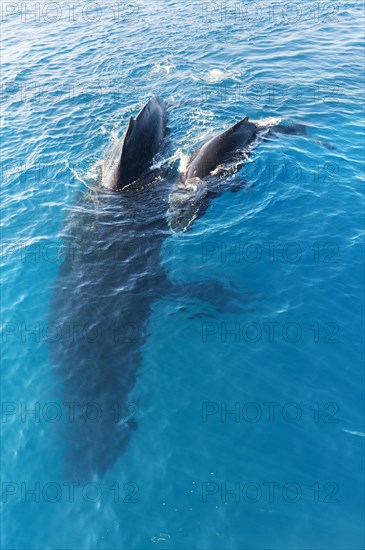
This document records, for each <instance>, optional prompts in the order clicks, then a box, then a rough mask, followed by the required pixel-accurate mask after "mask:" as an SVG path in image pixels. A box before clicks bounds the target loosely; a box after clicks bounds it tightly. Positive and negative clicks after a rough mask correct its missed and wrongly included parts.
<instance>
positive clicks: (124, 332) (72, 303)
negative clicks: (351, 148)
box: [50, 96, 304, 483]
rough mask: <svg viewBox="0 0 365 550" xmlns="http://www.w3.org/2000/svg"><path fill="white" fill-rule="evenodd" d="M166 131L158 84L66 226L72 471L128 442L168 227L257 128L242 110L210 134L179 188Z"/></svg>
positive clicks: (61, 282)
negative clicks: (165, 154)
mask: <svg viewBox="0 0 365 550" xmlns="http://www.w3.org/2000/svg"><path fill="white" fill-rule="evenodd" d="M273 131H276V132H281V131H282V132H285V133H299V134H300V135H303V132H304V130H303V128H301V127H293V128H292V129H291V130H287V128H285V127H280V126H278V127H276V129H273ZM166 134H167V110H166V105H165V103H164V101H163V100H162V99H160V98H159V97H157V96H156V97H153V98H152V99H150V101H148V103H147V104H146V105H145V107H144V108H143V109H142V110H141V112H140V113H139V114H138V116H137V117H136V118H135V119H134V118H131V119H130V121H129V124H128V128H127V131H126V132H125V134H124V136H123V137H122V139H120V140H119V141H118V143H117V144H116V145H115V146H114V147H113V148H112V150H111V151H110V153H109V154H108V155H107V157H106V159H105V161H104V163H103V167H102V173H101V178H100V181H99V184H98V185H97V186H96V187H95V189H89V188H87V189H86V190H84V191H83V192H80V195H79V198H78V200H77V201H76V204H75V205H74V206H73V207H71V209H70V215H69V216H68V218H67V221H66V225H65V227H64V230H63V232H62V238H63V249H62V251H63V262H62V264H61V266H60V269H59V273H58V275H57V278H56V281H55V283H54V285H53V289H52V290H53V291H52V300H51V309H50V317H51V320H52V322H53V323H54V324H55V325H56V326H57V327H58V329H59V330H58V334H59V335H60V336H59V337H58V338H56V339H55V340H54V342H53V343H52V350H51V354H52V363H53V366H54V376H55V379H56V381H57V391H59V393H60V398H61V400H62V403H65V404H67V407H68V409H69V410H71V414H69V418H68V421H67V422H66V423H65V424H64V425H62V430H63V438H62V440H63V441H64V447H65V474H66V476H67V479H68V480H70V481H71V480H73V481H75V482H79V483H80V482H86V481H90V480H92V479H93V478H94V477H95V476H103V475H104V474H105V472H106V471H107V470H109V469H110V468H112V467H113V465H114V464H115V462H116V460H117V459H118V458H119V456H120V455H121V454H122V453H123V452H124V450H125V449H126V447H127V444H128V441H129V439H130V437H131V434H132V432H133V431H134V430H135V429H136V427H137V418H136V416H135V414H136V411H137V406H136V405H135V404H133V403H131V395H132V390H133V388H134V385H135V383H136V379H137V375H138V369H139V367H140V364H141V358H142V348H143V344H144V343H145V341H146V338H147V335H148V320H149V317H150V313H151V310H152V308H153V306H154V304H155V302H156V301H157V300H159V299H160V298H161V297H162V296H166V295H167V294H168V293H169V292H170V293H171V294H172V295H173V293H174V292H175V291H176V289H177V287H176V285H173V284H172V283H171V282H170V281H169V279H168V277H167V273H166V271H165V269H164V267H163V266H162V265H161V261H160V254H161V247H162V244H163V242H164V240H165V239H166V238H167V237H169V236H170V235H171V227H172V228H173V229H175V230H185V229H186V228H187V227H189V226H190V225H191V223H192V221H193V220H194V219H195V218H196V217H198V216H199V215H201V214H202V212H203V211H204V209H206V207H207V205H208V204H209V201H210V199H211V198H212V197H214V196H217V195H219V194H220V193H221V192H222V190H223V189H224V185H225V186H227V184H226V183H225V181H224V178H223V179H222V178H221V177H220V176H219V175H217V173H218V172H220V168H223V173H225V170H226V169H228V168H229V163H232V162H236V161H237V159H238V160H239V161H242V162H243V161H244V160H245V159H246V158H247V154H248V151H249V147H250V146H251V145H252V144H253V143H254V141H255V140H256V139H257V136H258V134H259V128H258V127H257V125H256V124H254V123H252V122H250V121H249V120H248V119H247V117H246V118H244V119H243V120H242V121H240V122H238V123H236V124H235V125H234V126H233V127H231V128H229V129H228V130H226V131H224V132H222V133H220V134H218V135H217V136H214V137H212V138H211V139H210V140H208V141H207V142H205V143H204V144H203V145H202V146H201V147H199V148H198V150H197V151H196V152H195V154H194V155H193V156H192V158H191V161H190V163H189V165H188V167H187V170H186V172H185V174H184V176H183V178H182V179H181V180H180V181H179V183H178V185H177V190H176V189H173V190H172V191H171V188H172V183H173V182H172V176H171V173H170V172H169V167H168V166H167V167H166V166H164V164H163V162H159V163H156V157H158V155H161V154H162V151H163V149H164V147H165V144H166V139H165V138H166ZM160 160H161V159H160ZM227 166H228V168H227ZM169 196H170V204H169ZM169 209H170V210H169ZM169 212H170V213H169ZM181 291H182V292H183V293H184V300H185V301H186V300H187V299H190V298H191V299H193V300H196V299H198V300H203V301H205V302H207V301H208V302H209V303H210V304H212V305H213V306H214V307H215V308H216V309H217V310H222V309H223V310H225V309H227V307H228V309H229V307H232V306H230V304H232V303H233V304H234V307H238V306H237V304H239V301H240V300H241V298H242V295H241V294H239V293H237V292H236V291H234V290H232V289H231V288H229V287H228V285H227V286H226V285H224V284H223V283H220V282H218V281H214V280H209V281H206V282H204V281H203V282H201V281H200V282H199V283H189V284H187V285H183V286H180V290H179V292H180V295H181ZM230 311H232V309H230ZM236 311H237V309H236ZM238 311H242V309H241V310H240V309H238Z"/></svg>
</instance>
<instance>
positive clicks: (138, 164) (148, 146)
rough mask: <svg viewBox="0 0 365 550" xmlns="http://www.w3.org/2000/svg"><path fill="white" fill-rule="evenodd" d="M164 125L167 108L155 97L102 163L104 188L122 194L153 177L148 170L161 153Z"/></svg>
mask: <svg viewBox="0 0 365 550" xmlns="http://www.w3.org/2000/svg"><path fill="white" fill-rule="evenodd" d="M166 122H167V112H166V104H165V102H164V101H163V100H162V99H161V98H160V97H158V96H154V97H153V98H151V99H150V100H149V101H148V103H147V104H146V105H145V106H144V107H143V109H142V110H141V111H140V113H139V114H138V116H137V117H136V118H135V119H134V118H133V117H131V119H130V120H129V124H128V128H127V130H126V132H125V134H124V136H123V138H122V139H121V140H120V141H119V142H118V143H117V144H116V145H115V147H114V149H113V150H112V151H111V153H110V154H109V155H108V157H107V158H106V161H105V162H104V170H103V171H104V175H103V180H104V185H105V186H106V187H108V188H109V189H114V190H122V189H125V188H126V187H127V186H129V185H130V184H132V183H133V182H136V181H139V180H141V179H142V178H146V177H149V176H151V175H152V177H153V174H151V171H150V168H151V166H152V165H153V161H154V158H155V156H156V155H157V154H158V153H159V152H160V151H161V148H162V143H163V140H164V137H165V135H166Z"/></svg>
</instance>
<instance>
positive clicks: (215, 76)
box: [205, 69, 242, 84]
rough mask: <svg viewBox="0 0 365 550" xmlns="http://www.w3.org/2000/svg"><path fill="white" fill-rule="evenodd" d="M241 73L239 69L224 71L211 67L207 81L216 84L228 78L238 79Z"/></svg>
mask: <svg viewBox="0 0 365 550" xmlns="http://www.w3.org/2000/svg"><path fill="white" fill-rule="evenodd" d="M240 76H242V75H241V73H239V72H237V71H229V70H227V71H223V70H222V69H211V70H210V71H209V72H208V74H207V75H206V77H205V80H206V82H208V83H209V84H216V83H217V82H222V81H223V80H226V79H228V78H231V79H233V80H237V79H238V78H239V77H240Z"/></svg>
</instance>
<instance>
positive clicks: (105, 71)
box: [1, 0, 364, 550]
mask: <svg viewBox="0 0 365 550" xmlns="http://www.w3.org/2000/svg"><path fill="white" fill-rule="evenodd" d="M27 6H28V13H27V14H25V13H23V14H21V13H20V12H19V11H18V10H20V9H21V8H20V4H14V3H11V4H10V3H6V2H5V3H3V6H2V10H3V11H2V18H3V38H4V54H3V62H4V63H3V89H2V92H3V94H2V95H3V119H4V127H3V141H2V145H3V157H2V182H3V185H2V190H1V200H2V217H3V232H2V252H3V254H2V259H3V264H4V271H3V273H4V275H3V283H4V287H3V295H2V306H3V308H2V320H3V323H4V325H3V334H2V344H3V346H2V347H3V362H2V401H3V411H2V434H3V438H2V444H3V448H2V450H3V453H2V457H3V460H2V483H3V486H2V489H3V492H2V508H3V529H2V547H3V548H6V549H46V548H47V549H56V548H57V549H84V548H85V549H86V548H93V549H94V548H95V549H96V548H104V549H122V548H123V549H141V550H142V549H147V548H157V549H163V548H166V549H174V550H175V549H176V550H178V549H181V550H186V549H190V548H191V549H206V550H218V549H227V550H228V549H239V550H241V549H252V550H258V549H260V550H263V549H273V548H278V549H279V548H280V549H290V550H292V549H295V550H297V549H298V550H299V549H301V550H304V549H311V550H324V549H326V550H327V549H341V550H345V549H346V550H350V549H351V550H355V549H356V550H357V549H361V548H364V544H363V540H364V532H363V517H364V497H363V495H364V475H363V471H364V469H363V467H364V462H363V459H364V417H363V410H364V391H363V390H364V375H363V343H362V342H363V340H362V336H363V331H362V327H363V321H364V318H363V304H364V300H363V298H364V296H363V289H362V280H363V259H364V255H363V246H362V238H363V207H364V204H363V203H364V200H363V188H362V181H361V180H362V174H363V149H362V146H363V140H362V132H361V130H362V106H361V103H362V93H363V92H362V90H363V84H364V83H363V76H362V68H363V67H362V58H361V56H360V45H361V38H362V21H363V13H362V10H361V8H360V4H357V3H351V2H349V3H341V2H340V3H336V4H322V3H319V4H317V3H314V2H312V3H311V2H308V1H305V2H302V3H294V2H293V3H290V4H284V3H275V5H274V4H273V3H268V4H243V3H241V4H239V3H236V2H227V3H226V4H221V3H210V2H206V3H201V2H196V1H192V2H191V1H188V2H185V3H178V2H176V1H175V0H174V1H161V2H159V3H156V2H142V1H141V2H139V1H136V2H133V3H128V4H119V5H117V4H109V3H103V4H102V5H101V4H95V3H87V4H85V3H80V4H78V5H76V6H75V8H74V11H71V12H70V11H69V7H68V5H67V4H63V3H62V4H55V3H53V4H45V3H43V2H41V3H40V4H39V8H36V9H37V10H38V9H39V10H41V11H40V12H39V11H34V4H32V3H27ZM47 6H48V7H47ZM32 7H33V11H31V9H32ZM245 10H246V11H245ZM156 93H158V94H159V95H161V96H162V97H163V98H165V99H166V101H167V102H168V104H169V113H170V118H169V127H170V129H171V133H170V145H169V151H168V153H167V155H169V156H171V158H173V159H174V161H175V162H176V163H177V162H179V163H180V166H181V167H182V166H184V164H185V163H186V160H187V158H188V156H189V155H190V154H191V153H192V152H193V150H194V149H195V147H196V146H197V145H198V144H199V143H200V142H201V141H202V139H203V138H204V137H205V136H206V135H207V134H208V133H209V132H219V131H221V129H223V128H225V127H227V126H228V125H230V124H233V123H234V122H235V121H237V120H239V119H241V118H242V117H244V116H246V115H248V116H250V117H251V118H253V119H263V118H268V117H277V118H281V119H282V120H283V121H288V122H290V121H291V122H299V123H303V124H306V125H307V126H308V127H309V134H310V137H309V139H307V138H303V137H294V136H284V135H283V136H280V137H278V138H276V139H273V140H270V141H266V142H263V143H261V144H260V145H259V146H258V147H257V149H256V150H255V151H254V153H253V155H252V157H251V159H250V162H249V163H247V164H246V165H245V167H244V168H243V170H242V174H241V176H242V177H243V178H245V179H246V180H247V182H248V184H247V185H246V187H245V189H244V190H242V191H241V192H237V193H229V192H226V193H224V194H222V195H221V196H220V197H219V198H217V199H216V200H215V201H213V202H212V204H211V205H210V207H209V209H208V211H207V212H206V214H205V215H204V217H203V218H201V219H199V220H197V221H196V222H195V224H194V225H193V226H192V228H191V230H190V231H189V232H187V233H185V234H179V235H176V234H172V233H170V234H169V235H168V236H167V238H166V239H165V240H164V242H163V245H162V250H161V262H162V265H163V266H164V267H165V269H166V270H167V272H168V275H169V279H170V281H172V282H179V283H180V284H181V285H184V284H187V283H192V282H194V281H206V280H208V281H218V282H219V283H222V284H224V285H225V287H227V288H231V289H234V290H235V292H237V293H238V294H239V295H240V297H241V304H240V305H241V307H239V308H234V307H230V308H229V307H228V308H223V309H222V310H219V309H217V308H216V307H215V306H214V305H212V304H211V303H209V302H203V301H194V302H191V300H188V299H187V298H185V299H184V294H183V293H182V294H181V296H180V298H179V300H176V299H171V298H169V297H167V296H166V297H165V296H161V298H160V299H159V300H158V301H156V302H155V303H154V305H153V307H152V311H151V314H150V318H149V323H148V338H147V339H146V341H145V342H144V344H143V349H142V363H141V366H140V369H139V376H138V379H137V382H136V384H135V386H134V388H133V393H132V394H131V399H130V401H131V408H130V410H131V414H132V416H135V418H136V419H137V420H138V429H137V430H135V431H134V433H133V435H132V437H131V439H130V441H129V444H128V446H127V449H126V451H125V452H124V454H122V456H120V457H119V459H118V460H117V461H116V462H115V464H114V465H113V466H112V467H111V468H110V469H109V470H108V471H107V473H106V474H105V475H104V476H103V477H102V478H101V479H100V478H97V479H90V482H87V481H86V482H85V480H83V481H82V483H80V484H79V485H76V486H74V488H73V490H72V488H71V486H70V485H67V484H66V483H67V481H68V479H67V478H65V477H64V474H63V461H64V452H63V451H64V449H63V444H62V437H60V434H61V433H62V430H61V425H62V424H63V422H64V417H63V418H62V419H60V420H57V418H56V420H54V419H55V410H56V409H55V407H54V406H53V408H52V406H51V405H50V403H56V405H57V404H58V403H57V401H56V400H55V397H54V396H55V385H56V381H55V377H54V370H53V365H52V359H51V351H50V349H51V346H50V341H51V336H50V335H49V332H47V331H48V329H49V311H50V301H51V298H52V290H51V289H52V287H53V285H54V283H55V281H56V278H57V274H58V270H59V268H60V265H61V263H62V254H60V253H59V252H60V247H61V244H62V237H61V232H62V231H63V228H64V221H65V219H66V218H67V217H68V216H69V215H70V209H71V213H72V215H73V216H76V217H77V209H76V211H75V212H74V211H72V205H75V204H76V203H77V200H78V194H79V191H80V190H81V191H85V189H86V187H87V186H90V185H92V182H93V181H94V180H95V177H96V174H97V171H98V166H99V165H100V162H101V160H102V159H103V158H104V156H105V154H106V152H107V151H108V149H109V148H110V146H111V144H112V143H113V140H114V139H115V137H116V136H120V135H122V133H123V131H124V129H125V127H126V124H127V122H128V119H129V117H130V116H131V115H135V114H136V113H137V112H138V110H139V109H140V108H141V107H142V105H143V104H144V103H145V102H146V101H147V99H148V98H149V97H151V95H153V94H156ZM320 142H327V143H330V144H333V145H335V148H331V149H328V148H326V147H324V146H323V145H322V144H321V143H320ZM80 285H81V282H80ZM30 409H33V410H36V414H27V413H26V410H30ZM232 410H234V414H229V411H232ZM56 412H57V410H56ZM62 413H63V414H65V409H64V408H63V409H62ZM52 420H54V421H52ZM30 490H34V491H35V492H34V493H31V492H29V491H30ZM27 491H28V492H27ZM232 491H233V492H232Z"/></svg>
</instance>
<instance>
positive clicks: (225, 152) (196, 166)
mask: <svg viewBox="0 0 365 550" xmlns="http://www.w3.org/2000/svg"><path fill="white" fill-rule="evenodd" d="M278 133H281V134H289V135H298V136H306V135H307V131H306V127H305V126H304V125H302V124H292V125H288V126H285V125H283V124H277V125H275V126H272V127H267V128H262V127H261V126H259V125H258V124H256V123H254V122H251V121H250V120H249V118H248V117H247V116H246V117H244V118H243V119H242V120H240V121H239V122H237V123H236V124H234V125H233V126H231V127H230V128H228V129H227V130H224V131H223V132H221V133H219V134H217V135H215V136H213V137H211V138H209V139H208V140H207V141H205V142H203V143H202V144H201V145H200V146H199V147H198V148H197V150H196V151H195V152H194V153H193V155H192V156H191V158H190V160H189V162H188V166H187V169H186V170H185V172H184V174H183V176H182V177H181V178H179V179H178V181H177V182H176V185H175V187H174V188H173V190H172V192H171V193H170V196H169V205H170V206H169V213H168V218H169V224H170V227H171V229H173V230H174V231H176V232H181V231H186V230H187V229H189V228H190V227H191V225H192V223H193V221H194V220H196V219H197V218H199V217H201V216H202V215H203V214H204V212H205V211H206V210H207V208H208V206H209V204H210V202H211V200H212V199H213V198H214V197H217V196H219V195H220V194H222V193H223V191H225V190H226V189H228V190H230V191H232V192H235V191H237V190H239V189H240V188H241V187H243V185H244V184H245V182H243V181H241V183H239V184H238V185H237V183H236V184H235V185H232V184H230V185H228V184H227V175H229V174H232V173H234V172H237V171H238V170H239V169H240V168H241V167H242V165H243V163H244V161H245V160H247V158H248V157H249V155H250V152H251V150H252V147H253V145H254V144H256V143H258V141H259V140H260V139H267V138H268V137H269V136H271V135H275V134H278Z"/></svg>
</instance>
